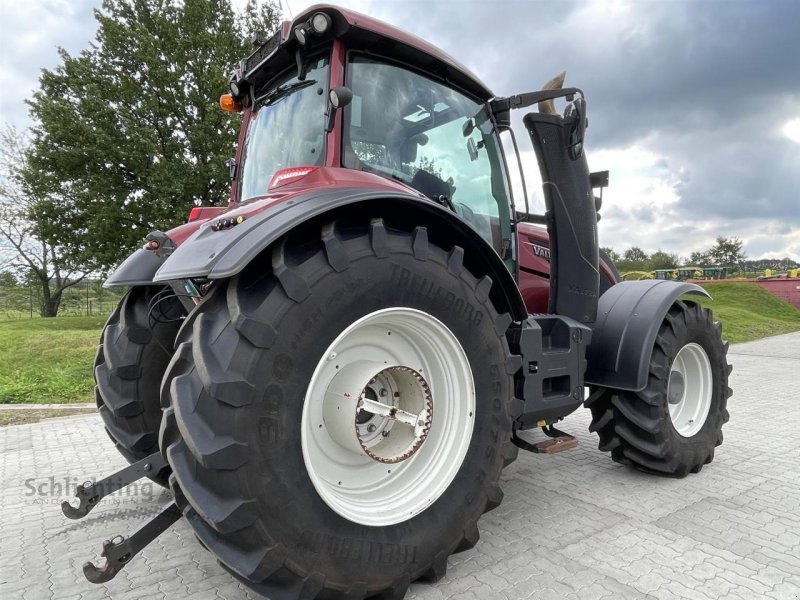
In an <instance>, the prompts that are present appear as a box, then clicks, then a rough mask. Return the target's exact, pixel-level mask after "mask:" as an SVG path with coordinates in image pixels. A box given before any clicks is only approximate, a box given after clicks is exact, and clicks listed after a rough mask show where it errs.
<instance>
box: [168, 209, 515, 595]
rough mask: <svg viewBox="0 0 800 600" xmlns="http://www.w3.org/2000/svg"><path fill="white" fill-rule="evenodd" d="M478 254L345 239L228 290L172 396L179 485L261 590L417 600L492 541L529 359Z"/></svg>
mask: <svg viewBox="0 0 800 600" xmlns="http://www.w3.org/2000/svg"><path fill="white" fill-rule="evenodd" d="M462 259H463V250H462V249H461V248H459V247H454V248H452V249H451V250H450V251H449V252H448V251H445V250H444V249H442V248H439V247H437V246H435V245H433V244H430V243H429V242H428V239H427V231H426V230H425V229H424V228H417V229H416V230H414V231H413V232H410V233H409V232H402V231H393V230H389V229H387V228H386V227H385V226H384V224H383V222H382V221H381V220H380V219H374V220H373V221H372V222H371V224H370V226H369V228H367V227H363V226H362V227H360V228H359V227H354V226H352V225H349V226H343V225H340V224H329V225H327V226H325V227H323V234H322V240H321V242H309V241H308V240H293V239H291V238H290V239H288V240H287V239H285V240H284V241H283V242H282V243H281V244H279V246H278V247H277V248H276V249H275V250H274V251H273V253H272V269H270V268H269V266H268V265H264V264H263V262H260V263H257V264H252V265H251V266H249V267H248V268H247V269H245V270H244V271H243V272H242V273H241V274H239V275H238V276H236V277H235V278H233V279H232V280H230V281H229V282H227V283H223V284H222V285H220V286H219V287H218V288H216V289H215V290H213V291H212V292H211V294H210V295H209V297H207V299H206V300H205V301H204V303H203V305H202V306H201V307H200V309H199V310H198V311H195V314H197V317H196V321H195V322H194V324H193V326H192V327H191V328H189V327H187V328H185V329H184V332H185V333H184V334H182V337H181V340H180V341H181V342H182V343H181V344H180V345H179V349H178V351H177V353H176V356H175V358H174V359H173V361H172V364H171V367H170V370H169V372H168V374H167V376H166V377H165V381H164V388H163V393H164V395H165V397H168V398H169V399H170V400H171V407H170V408H168V409H167V410H166V411H165V417H164V424H163V431H162V448H163V449H164V451H165V452H166V455H167V457H168V459H169V462H170V464H171V465H172V468H173V472H174V476H173V478H172V479H171V484H172V486H173V489H174V490H175V495H176V498H177V499H178V502H179V504H180V505H181V506H182V508H183V510H184V514H185V516H186V517H187V520H188V521H189V523H190V524H191V526H192V527H193V529H194V531H195V533H196V534H197V536H198V538H199V539H200V541H201V542H202V543H203V545H205V546H206V547H207V548H208V549H209V550H211V551H212V552H214V553H215V554H216V556H217V558H218V559H219V560H220V562H221V563H222V564H223V566H225V567H226V568H227V569H228V570H230V571H231V572H232V573H233V574H234V575H235V576H236V577H237V578H239V579H240V580H242V581H243V582H244V583H246V584H247V585H249V586H250V587H252V588H253V589H255V590H256V591H258V592H259V593H262V594H264V595H267V596H269V597H271V598H301V597H302V598H317V597H320V598H326V599H329V598H365V597H367V596H369V597H384V598H390V597H391V598H401V597H402V596H403V595H404V593H405V590H406V589H407V587H408V585H409V583H410V582H412V581H414V580H416V579H419V578H424V579H429V580H435V579H438V578H440V577H441V576H443V575H444V573H445V570H446V566H447V557H448V556H449V555H450V554H451V553H453V552H456V551H459V550H464V549H467V548H470V547H472V546H473V545H474V544H475V543H476V541H477V539H478V530H477V521H478V519H479V517H480V516H481V514H483V513H484V512H485V511H487V510H491V509H492V508H494V507H495V506H497V505H498V504H499V503H500V501H501V499H502V492H501V490H500V487H499V485H498V478H499V475H500V471H501V469H502V468H503V466H505V465H506V464H508V463H509V462H511V461H512V460H513V459H514V458H515V457H516V448H515V447H514V446H513V445H512V444H511V442H510V437H511V435H510V434H511V421H512V414H511V413H512V412H514V408H513V407H514V406H516V404H515V403H514V402H513V400H512V389H513V388H512V385H513V380H512V374H513V373H511V371H513V369H514V368H515V365H516V362H515V360H514V359H513V358H512V357H511V356H510V353H509V349H508V345H507V342H506V340H505V335H504V334H505V330H506V328H507V327H508V325H509V324H510V321H511V320H510V317H509V316H508V315H505V314H504V315H500V314H498V312H497V310H496V309H495V307H494V306H493V305H492V303H491V301H490V300H489V298H488V296H489V290H490V288H491V280H490V279H489V278H488V277H480V278H476V277H475V276H473V275H472V274H471V273H470V272H469V271H468V270H467V269H466V268H465V267H464V265H463V260H462ZM389 336H392V338H390V337H389ZM384 338H385V339H384ZM390 339H391V342H389V340H390ZM426 340H427V341H426ZM456 346H458V347H459V348H460V349H461V350H460V351H459V350H458V349H457V348H456ZM451 354H452V355H453V356H450V355H451ZM451 359H452V360H451ZM406 363H408V364H406ZM337 367H338V369H337ZM451 368H452V370H451ZM462 368H466V371H465V372H462V371H461V370H460V369H462ZM381 386H383V387H381ZM368 389H369V391H368ZM383 389H386V391H387V394H385V395H383V394H382V390H383ZM395 392H397V393H398V394H399V395H398V396H395ZM382 398H388V399H385V400H381V399H382ZM391 398H398V401H397V403H396V404H395V405H393V406H388V405H390V404H391ZM403 398H407V399H408V400H407V401H405V404H404V403H403ZM364 399H366V400H370V401H371V402H372V403H369V402H367V403H364V402H363V400H364ZM429 402H430V405H429V404H428V403H429ZM387 406H388V408H387ZM431 406H432V413H431V412H428V413H426V412H425V410H427V408H430V407H431ZM392 408H393V409H394V411H395V412H394V414H393V418H394V419H395V421H394V422H393V426H392V427H391V428H390V433H391V435H390V436H386V437H385V438H383V441H381V437H380V435H377V438H376V434H381V433H382V432H385V431H387V429H386V428H385V427H386V423H384V422H379V421H381V418H383V417H385V416H386V414H388V413H389V412H391V411H390V409H392ZM367 409H369V410H372V411H373V412H371V413H369V412H368V414H362V413H364V411H365V410H367ZM336 413H345V414H344V416H343V417H341V418H340V417H339V416H337V414H336ZM384 413H386V414H384ZM431 414H432V416H431V419H430V423H426V419H425V417H426V416H429V415H431ZM370 415H372V416H370ZM404 415H405V417H408V421H409V422H408V423H403V422H401V421H402V418H404ZM409 415H414V416H415V418H414V419H412V418H411V417H409ZM378 417H381V418H378ZM384 420H385V419H384ZM369 425H375V429H373V430H370V429H369ZM417 426H418V427H417ZM381 427H384V429H381ZM426 428H428V430H426ZM362 430H363V431H362ZM395 434H396V436H395ZM423 438H424V439H423ZM376 439H377V441H376ZM392 440H397V442H396V443H395V444H392V443H390V442H391V441H392ZM437 440H438V441H437ZM464 440H466V442H465V443H463V444H461V443H460V442H461V441H464ZM462 446H463V447H462ZM438 455H441V456H443V457H444V458H445V459H446V460H437V459H436V457H437V456H438ZM426 467H427V468H428V469H429V470H430V472H426ZM404 473H405V476H404V475H403V474H404ZM442 482H444V484H442ZM426 486H427V487H426ZM426 491H427V492H429V494H428V495H426V494H425V492H426Z"/></svg>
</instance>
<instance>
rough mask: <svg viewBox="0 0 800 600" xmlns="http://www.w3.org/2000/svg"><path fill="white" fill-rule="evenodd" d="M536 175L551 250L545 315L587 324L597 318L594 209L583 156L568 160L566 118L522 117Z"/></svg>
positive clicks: (595, 225) (595, 218)
mask: <svg viewBox="0 0 800 600" xmlns="http://www.w3.org/2000/svg"><path fill="white" fill-rule="evenodd" d="M523 122H524V123H525V127H526V128H527V129H528V133H529V134H530V136H531V141H532V142H533V147H534V149H535V151H536V157H537V159H538V161H539V170H540V171H541V173H542V181H543V189H544V199H545V204H546V206H547V231H548V233H549V234H550V247H551V249H552V252H553V259H552V261H551V277H550V312H553V313H556V314H559V315H564V316H567V317H571V318H573V319H575V320H576V321H580V322H581V323H591V322H593V321H594V320H595V318H596V316H597V299H598V296H599V286H600V272H599V268H598V254H597V250H598V248H597V211H596V209H595V204H594V194H593V193H592V187H591V183H590V178H589V167H588V166H587V164H586V156H585V155H584V154H582V155H581V156H580V157H579V158H578V159H577V160H572V159H570V157H569V155H568V153H567V141H566V140H567V136H568V133H569V129H570V127H571V120H566V121H565V119H563V118H562V117H560V116H558V115H549V114H541V113H529V114H527V115H525V117H524V118H523Z"/></svg>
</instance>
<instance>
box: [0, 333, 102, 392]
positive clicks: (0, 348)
mask: <svg viewBox="0 0 800 600" xmlns="http://www.w3.org/2000/svg"><path fill="white" fill-rule="evenodd" d="M104 322H105V317H58V318H55V319H41V318H35V319H20V320H18V321H6V322H0V403H12V404H20V403H37V404H57V403H68V402H89V401H91V400H92V398H93V394H92V389H93V387H94V383H93V381H92V365H93V363H94V354H95V350H96V349H97V342H98V340H99V337H100V331H101V329H102V327H103V323H104Z"/></svg>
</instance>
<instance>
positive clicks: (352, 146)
mask: <svg viewBox="0 0 800 600" xmlns="http://www.w3.org/2000/svg"><path fill="white" fill-rule="evenodd" d="M348 84H349V86H350V89H351V90H352V91H353V101H352V102H351V104H350V105H349V106H348V108H347V109H346V112H345V144H344V152H343V155H344V159H343V160H344V165H345V166H346V167H349V168H353V169H363V170H367V171H373V172H377V173H380V174H383V175H385V176H388V177H392V178H394V179H399V180H402V181H404V182H406V183H408V184H409V185H410V186H411V187H414V188H415V189H417V190H419V191H421V192H422V193H424V194H426V195H427V196H429V197H435V198H437V199H440V200H443V199H441V198H440V197H441V196H445V198H446V201H447V203H449V204H451V205H452V207H453V208H454V209H455V211H456V212H457V213H458V214H459V215H460V216H461V217H462V218H463V219H464V220H466V221H467V222H468V223H470V224H471V225H472V226H473V227H474V228H475V229H476V230H477V231H478V232H479V233H480V234H481V235H482V236H483V237H484V238H485V239H486V240H487V241H489V242H490V243H491V244H492V245H493V246H495V248H498V249H499V248H500V247H502V246H503V245H504V240H505V239H508V238H507V236H508V237H510V233H509V232H508V231H506V226H507V224H508V223H510V216H509V215H510V213H509V200H508V190H507V188H506V184H505V181H506V178H505V175H504V171H503V166H502V158H501V156H500V153H499V152H498V143H497V136H496V135H495V132H494V126H493V124H492V122H491V120H490V119H489V116H488V112H487V109H486V106H485V105H484V104H481V103H479V102H476V101H475V100H473V99H472V98H470V97H468V96H466V95H464V94H462V93H460V92H458V91H456V90H454V89H452V88H450V87H447V86H445V85H442V84H440V83H438V82H436V81H434V80H432V79H429V78H427V77H425V76H423V75H420V74H418V73H416V72H414V71H411V70H408V69H406V68H403V67H400V66H395V65H393V64H389V63H385V62H379V61H376V60H374V59H371V58H366V57H358V56H357V57H355V58H353V59H352V60H351V61H350V64H349V68H348ZM508 227H509V228H510V225H508Z"/></svg>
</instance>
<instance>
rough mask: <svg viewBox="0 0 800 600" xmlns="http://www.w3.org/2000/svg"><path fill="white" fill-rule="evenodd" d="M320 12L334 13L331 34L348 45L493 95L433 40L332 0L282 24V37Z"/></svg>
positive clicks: (476, 93) (486, 95)
mask: <svg viewBox="0 0 800 600" xmlns="http://www.w3.org/2000/svg"><path fill="white" fill-rule="evenodd" d="M318 12H324V13H326V14H327V15H328V16H330V17H331V19H332V20H333V28H332V37H334V38H339V39H341V40H343V41H344V42H345V43H346V44H347V46H348V48H349V49H357V50H364V51H367V52H373V53H375V54H379V55H382V56H385V57H387V58H390V59H393V60H397V61H399V62H402V63H406V64H407V65H409V66H411V67H415V68H417V69H420V70H422V71H424V72H427V73H430V74H432V75H434V76H436V77H438V78H440V79H443V80H444V81H446V82H449V83H451V84H453V85H455V86H457V87H460V88H462V89H463V90H465V91H467V92H469V93H471V94H472V95H474V96H477V97H478V98H480V99H481V100H483V101H488V100H490V99H492V98H494V94H493V93H492V91H491V90H490V89H489V88H488V87H487V86H486V85H485V84H484V83H483V82H482V81H481V80H480V79H479V78H478V77H477V76H476V75H475V74H474V73H472V72H471V71H470V70H469V69H467V67H465V66H464V65H462V64H461V63H459V62H458V61H457V60H456V59H454V58H453V57H452V56H450V55H449V54H447V53H446V52H443V51H442V50H440V49H439V48H437V47H436V46H434V45H433V44H431V43H430V42H427V41H425V40H423V39H421V38H419V37H417V36H415V35H411V34H409V33H407V32H405V31H402V30H400V29H398V28H397V27H394V26H392V25H389V24H388V23H384V22H383V21H379V20H378V19H375V18H373V17H370V16H367V15H363V14H361V13H358V12H355V11H352V10H349V9H346V8H341V7H339V6H331V5H329V4H316V5H314V6H311V7H309V8H308V9H306V10H305V11H303V12H302V13H300V14H299V15H298V16H297V17H296V18H295V19H293V20H292V21H291V22H284V23H283V24H282V27H281V33H282V37H283V38H284V39H286V38H288V37H289V36H290V35H291V31H292V30H293V29H294V27H295V26H297V25H299V24H301V23H303V22H305V21H308V19H309V18H311V16H313V15H314V14H316V13H318ZM326 37H328V36H326Z"/></svg>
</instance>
